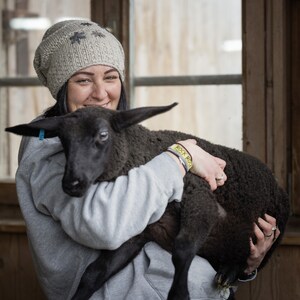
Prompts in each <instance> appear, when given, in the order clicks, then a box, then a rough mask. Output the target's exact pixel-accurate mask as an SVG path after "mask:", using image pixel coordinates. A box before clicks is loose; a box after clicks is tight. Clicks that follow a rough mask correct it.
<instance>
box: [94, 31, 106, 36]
mask: <svg viewBox="0 0 300 300" xmlns="http://www.w3.org/2000/svg"><path fill="white" fill-rule="evenodd" d="M92 35H93V36H95V37H101V38H104V37H105V35H104V34H103V33H102V32H101V31H96V30H94V31H93V32H92Z"/></svg>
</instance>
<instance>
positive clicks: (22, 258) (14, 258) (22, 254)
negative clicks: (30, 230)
mask: <svg viewBox="0 0 300 300" xmlns="http://www.w3.org/2000/svg"><path fill="white" fill-rule="evenodd" d="M0 299H5V300H44V299H46V297H45V296H44V295H43V293H42V291H41V288H40V287H39V283H38V280H37V278H36V274H35V270H34V267H33V263H32V259H31V255H30V252H29V248H28V242H27V237H26V235H25V234H4V233H1V234H0Z"/></svg>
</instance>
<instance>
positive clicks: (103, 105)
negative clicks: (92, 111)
mask: <svg viewBox="0 0 300 300" xmlns="http://www.w3.org/2000/svg"><path fill="white" fill-rule="evenodd" d="M110 103H111V101H108V102H106V103H104V104H97V103H94V104H89V105H85V106H100V107H104V108H106V107H107V106H108V105H109V104H110Z"/></svg>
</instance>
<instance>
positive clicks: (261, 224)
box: [245, 214, 280, 274]
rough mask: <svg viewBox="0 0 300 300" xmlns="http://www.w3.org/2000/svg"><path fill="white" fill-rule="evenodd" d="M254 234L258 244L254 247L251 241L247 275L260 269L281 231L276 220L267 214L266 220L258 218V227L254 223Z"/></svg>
mask: <svg viewBox="0 0 300 300" xmlns="http://www.w3.org/2000/svg"><path fill="white" fill-rule="evenodd" d="M254 234H255V236H256V238H257V242H256V244H255V245H254V244H253V241H252V239H250V257H249V258H248V260H247V263H248V268H247V269H246V270H245V273H246V274H250V273H252V272H253V271H255V270H256V269H257V268H258V267H259V265H260V264H261V262H262V261H263V259H264V257H265V255H266V253H267V252H268V251H269V249H270V248H271V247H272V245H273V243H274V242H275V240H276V239H277V238H278V236H279V235H280V231H279V229H278V228H277V226H276V219H275V218H273V217H271V216H269V215H267V214H265V220H264V219H262V218H258V225H257V224H255V223H254Z"/></svg>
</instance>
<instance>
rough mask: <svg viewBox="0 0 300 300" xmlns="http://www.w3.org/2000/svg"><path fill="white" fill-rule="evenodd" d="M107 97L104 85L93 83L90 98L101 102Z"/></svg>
mask: <svg viewBox="0 0 300 300" xmlns="http://www.w3.org/2000/svg"><path fill="white" fill-rule="evenodd" d="M107 95H108V93H107V91H106V87H105V84H104V83H103V82H95V83H94V85H93V92H92V98H93V99H95V100H97V101H103V100H104V99H105V98H106V97H107Z"/></svg>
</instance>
